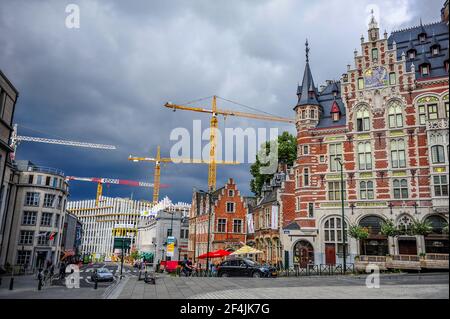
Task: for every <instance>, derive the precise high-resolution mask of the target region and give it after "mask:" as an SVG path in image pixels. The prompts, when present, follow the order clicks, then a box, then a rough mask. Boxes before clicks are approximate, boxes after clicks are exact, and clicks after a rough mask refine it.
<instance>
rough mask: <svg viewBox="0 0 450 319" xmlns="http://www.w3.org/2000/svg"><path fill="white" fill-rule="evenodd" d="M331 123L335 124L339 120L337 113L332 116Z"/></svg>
mask: <svg viewBox="0 0 450 319" xmlns="http://www.w3.org/2000/svg"><path fill="white" fill-rule="evenodd" d="M332 118H333V122H337V121H339V119H340V116H339V112H336V113H333V114H332Z"/></svg>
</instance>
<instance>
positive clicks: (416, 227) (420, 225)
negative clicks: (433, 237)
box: [411, 219, 433, 236]
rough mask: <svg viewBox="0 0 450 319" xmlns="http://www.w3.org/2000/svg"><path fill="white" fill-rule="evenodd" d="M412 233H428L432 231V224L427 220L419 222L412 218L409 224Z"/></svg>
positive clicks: (423, 234)
mask: <svg viewBox="0 0 450 319" xmlns="http://www.w3.org/2000/svg"><path fill="white" fill-rule="evenodd" d="M411 230H412V234H413V235H422V236H425V235H428V234H429V233H431V232H432V231H433V226H432V225H431V223H430V222H429V221H424V222H421V221H419V220H418V219H414V220H413V222H412V225H411Z"/></svg>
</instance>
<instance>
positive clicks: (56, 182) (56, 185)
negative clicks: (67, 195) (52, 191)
mask: <svg viewBox="0 0 450 319" xmlns="http://www.w3.org/2000/svg"><path fill="white" fill-rule="evenodd" d="M53 187H54V188H56V187H58V178H56V177H53Z"/></svg>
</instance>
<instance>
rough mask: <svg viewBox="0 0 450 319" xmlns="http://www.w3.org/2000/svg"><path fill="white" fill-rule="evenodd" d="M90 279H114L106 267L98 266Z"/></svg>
mask: <svg viewBox="0 0 450 319" xmlns="http://www.w3.org/2000/svg"><path fill="white" fill-rule="evenodd" d="M91 279H92V280H93V281H114V275H113V274H112V273H111V271H109V269H107V268H99V269H97V271H95V272H94V273H93V274H92V276H91Z"/></svg>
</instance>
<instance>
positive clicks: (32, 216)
mask: <svg viewBox="0 0 450 319" xmlns="http://www.w3.org/2000/svg"><path fill="white" fill-rule="evenodd" d="M36 215H37V213H36V212H28V211H24V212H23V216H22V225H36Z"/></svg>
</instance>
